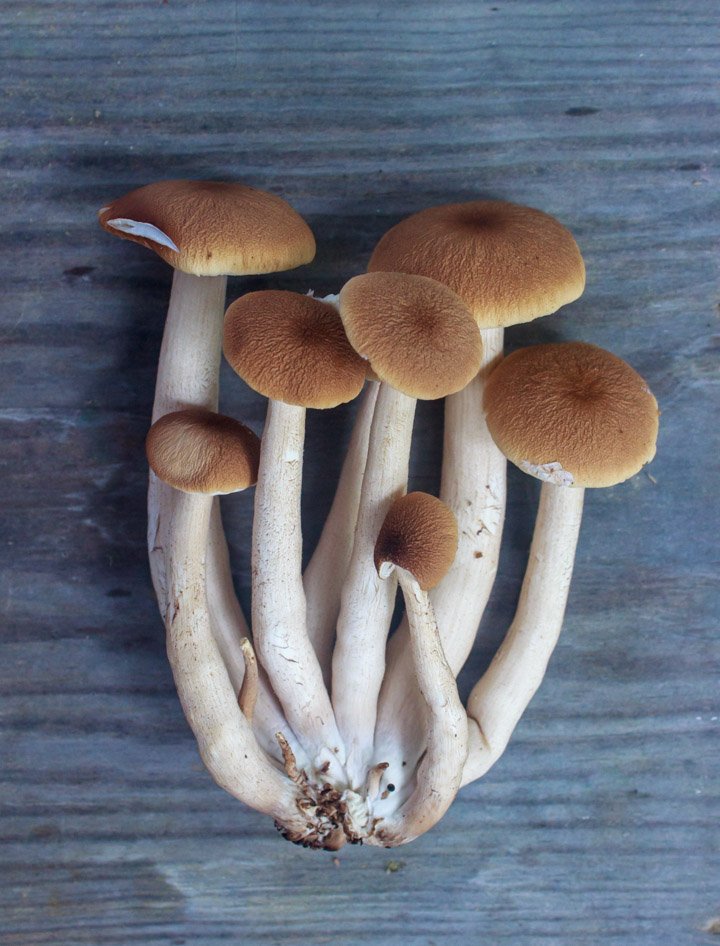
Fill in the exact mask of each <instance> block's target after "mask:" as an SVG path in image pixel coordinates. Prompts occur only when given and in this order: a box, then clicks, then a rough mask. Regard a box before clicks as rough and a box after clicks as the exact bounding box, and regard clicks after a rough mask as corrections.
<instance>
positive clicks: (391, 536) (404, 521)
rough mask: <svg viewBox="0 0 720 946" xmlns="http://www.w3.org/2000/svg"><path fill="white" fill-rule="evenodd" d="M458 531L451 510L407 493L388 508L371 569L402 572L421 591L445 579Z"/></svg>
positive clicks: (430, 498) (436, 501)
mask: <svg viewBox="0 0 720 946" xmlns="http://www.w3.org/2000/svg"><path fill="white" fill-rule="evenodd" d="M457 544H458V529H457V522H456V520H455V516H454V515H453V512H452V510H451V509H450V508H449V507H448V506H446V505H445V503H443V502H441V501H440V500H439V499H436V498H435V497H434V496H430V495H429V494H428V493H408V494H407V495H406V496H402V497H400V499H396V500H395V502H394V503H393V504H392V506H391V507H390V510H389V511H388V514H387V515H386V516H385V521H384V522H383V524H382V528H381V529H380V534H379V535H378V538H377V542H376V543H375V554H374V561H375V568H376V569H377V570H378V572H380V569H381V566H382V565H383V564H384V563H386V562H387V563H391V564H393V565H395V566H397V567H398V568H404V569H405V570H406V571H408V572H410V574H411V575H413V576H414V577H415V579H416V581H417V582H418V584H419V585H420V587H421V588H422V589H423V591H427V590H428V589H429V588H434V587H435V585H437V584H438V583H439V582H440V581H442V579H443V578H444V577H445V574H446V573H447V571H448V569H449V568H450V566H451V565H452V563H453V559H454V558H455V553H456V552H457Z"/></svg>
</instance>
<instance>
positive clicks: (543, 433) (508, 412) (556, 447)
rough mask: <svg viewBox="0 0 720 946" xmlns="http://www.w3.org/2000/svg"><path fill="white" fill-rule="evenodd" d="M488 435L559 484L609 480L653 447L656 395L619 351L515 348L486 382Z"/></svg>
mask: <svg viewBox="0 0 720 946" xmlns="http://www.w3.org/2000/svg"><path fill="white" fill-rule="evenodd" d="M484 403H485V411H486V413H487V424H488V428H489V430H490V433H491V434H492V437H493V440H494V441H495V443H496V444H497V445H498V447H499V448H500V450H502V452H503V453H504V454H505V456H506V457H507V458H508V459H509V460H511V461H512V462H513V463H515V464H516V465H517V466H519V467H520V469H522V470H524V471H525V472H526V473H530V474H531V475H533V476H537V477H538V478H539V479H542V480H546V481H548V482H551V483H555V484H557V485H563V486H613V485H615V484H616V483H621V482H622V481H623V480H626V479H628V477H630V476H633V475H634V474H635V473H637V472H638V470H639V469H640V468H641V467H642V466H643V464H645V463H648V462H649V461H650V460H652V458H653V457H654V455H655V442H656V439H657V432H658V406H657V401H656V400H655V398H654V397H653V395H652V393H651V392H650V390H649V388H648V386H647V384H646V383H645V381H644V380H643V379H642V378H641V377H640V375H639V374H638V373H637V372H636V371H634V370H633V369H632V368H631V367H630V365H628V364H627V363H626V362H625V361H623V360H622V358H618V357H617V355H613V354H611V353H610V352H609V351H605V350H604V349H602V348H598V347H597V346H596V345H588V344H586V343H585V342H565V343H561V344H553V345H533V346H531V347H530V348H522V349H520V350H519V351H516V352H513V354H511V355H509V356H508V357H507V358H505V359H504V360H503V361H501V362H500V364H499V365H498V367H497V368H496V369H495V370H494V371H493V372H492V374H491V375H490V377H489V379H488V382H487V386H486V388H485V402H484Z"/></svg>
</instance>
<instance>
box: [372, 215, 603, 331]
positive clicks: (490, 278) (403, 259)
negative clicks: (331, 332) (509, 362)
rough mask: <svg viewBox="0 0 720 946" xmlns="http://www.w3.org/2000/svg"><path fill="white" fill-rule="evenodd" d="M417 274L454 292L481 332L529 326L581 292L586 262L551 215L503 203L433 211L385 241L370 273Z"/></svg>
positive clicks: (416, 217) (410, 221)
mask: <svg viewBox="0 0 720 946" xmlns="http://www.w3.org/2000/svg"><path fill="white" fill-rule="evenodd" d="M381 270H382V271H387V272H401V273H415V274H417V275H419V276H429V277H430V278H432V279H437V280H438V282H441V283H444V285H446V286H449V287H450V288H451V289H453V290H454V291H455V292H456V293H457V294H458V295H459V296H460V298H461V299H462V300H463V301H464V302H465V303H466V305H467V306H468V308H469V309H470V310H471V312H472V313H473V315H474V316H475V318H476V319H477V322H478V325H480V327H481V328H492V327H494V326H505V325H514V324H516V323H518V322H529V321H531V320H532V319H535V318H538V317H539V316H541V315H549V314H550V313H551V312H555V311H556V310H557V309H559V308H560V306H563V305H566V304H567V303H568V302H572V301H573V300H574V299H577V298H578V297H579V296H580V295H582V291H583V289H584V288H585V265H584V263H583V259H582V256H581V255H580V250H579V249H578V246H577V244H576V243H575V240H574V239H573V237H572V234H571V233H570V231H569V230H566V229H565V227H563V226H562V224H560V223H558V221H557V220H555V218H554V217H551V216H549V215H548V214H546V213H543V212H542V211H541V210H534V209H533V208H531V207H522V206H520V205H519V204H511V203H508V202H506V201H502V200H474V201H470V202H468V203H465V204H446V205H444V206H441V207H430V208H429V209H427V210H421V211H420V212H419V213H416V214H413V215H412V216H411V217H407V218H406V219H405V220H401V221H400V223H398V224H397V225H396V226H394V227H393V228H392V229H391V230H388V232H387V233H386V234H385V236H384V237H383V238H382V239H381V240H380V242H379V243H378V245H377V246H376V247H375V250H374V252H373V254H372V257H371V259H370V263H369V265H368V271H369V272H376V271H381Z"/></svg>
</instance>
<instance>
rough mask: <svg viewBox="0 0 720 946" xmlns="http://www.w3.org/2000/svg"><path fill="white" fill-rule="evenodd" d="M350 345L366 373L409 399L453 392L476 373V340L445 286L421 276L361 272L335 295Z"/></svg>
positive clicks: (475, 331)
mask: <svg viewBox="0 0 720 946" xmlns="http://www.w3.org/2000/svg"><path fill="white" fill-rule="evenodd" d="M340 315H341V316H342V320H343V324H344V326H345V331H346V332H347V335H348V338H349V339H350V343H351V345H352V346H353V348H354V349H355V351H357V352H359V353H360V354H361V355H362V356H363V358H367V360H368V361H369V362H370V367H371V369H372V371H373V372H374V373H375V374H376V375H377V376H378V377H379V378H380V379H381V380H382V381H386V382H387V383H388V384H390V385H391V386H392V387H394V388H397V389H398V390H399V391H402V392H403V393H404V394H407V395H409V396H410V397H416V398H421V399H424V400H429V399H433V398H439V397H445V396H446V395H448V394H454V393H455V392H456V391H459V390H461V389H462V388H464V387H465V385H466V384H468V383H469V382H470V381H471V380H472V379H473V378H474V377H475V375H476V374H477V372H478V369H479V367H480V362H481V359H482V339H481V338H480V332H479V330H478V327H477V325H476V324H475V321H474V319H473V317H472V316H471V314H470V313H469V312H468V310H467V308H466V307H465V305H464V304H463V302H462V301H461V300H460V299H459V298H458V297H457V296H456V295H455V293H454V292H452V290H450V289H448V288H447V286H442V285H441V284H440V283H438V282H436V281H435V280H434V279H427V278H426V277H424V276H410V275H407V274H405V273H366V274H365V275H363V276H355V277H354V278H353V279H351V280H350V281H349V282H347V283H346V284H345V286H343V289H342V292H341V293H340Z"/></svg>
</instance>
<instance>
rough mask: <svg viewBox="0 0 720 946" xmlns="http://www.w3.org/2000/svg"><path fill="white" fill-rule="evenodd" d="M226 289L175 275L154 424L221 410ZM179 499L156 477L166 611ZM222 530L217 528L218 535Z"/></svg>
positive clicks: (213, 279)
mask: <svg viewBox="0 0 720 946" xmlns="http://www.w3.org/2000/svg"><path fill="white" fill-rule="evenodd" d="M226 285H227V277H226V276H190V275H188V274H187V273H183V272H181V271H180V270H177V269H176V270H175V272H174V275H173V282H172V290H171V292H170V303H169V305H168V313H167V319H166V321H165V329H164V332H163V338H162V344H161V346H160V359H159V361H158V371H157V381H156V384H155V402H154V404H153V411H152V421H153V423H155V421H156V420H157V419H158V418H160V417H162V416H163V415H165V414H169V413H170V412H171V411H177V410H182V409H183V408H186V407H206V408H208V410H211V411H216V410H217V406H218V378H219V374H220V355H221V350H222V324H223V312H224V309H225V288H226ZM174 494H175V491H174V490H173V489H172V488H171V487H170V486H168V485H167V484H165V483H162V482H161V481H160V480H158V478H157V477H156V476H155V474H154V473H152V472H151V473H150V484H149V488H148V549H149V553H150V574H151V576H152V581H153V587H154V588H155V594H156V595H157V598H158V601H159V602H160V609H161V611H162V610H164V607H165V606H166V605H167V602H168V585H167V577H166V574H165V566H164V551H163V550H164V546H165V543H166V540H167V538H166V537H167V524H168V521H169V519H170V518H171V513H172V505H173V502H174ZM216 528H217V525H216V524H214V525H213V535H215V530H216ZM222 542H223V543H224V536H223V537H222Z"/></svg>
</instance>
